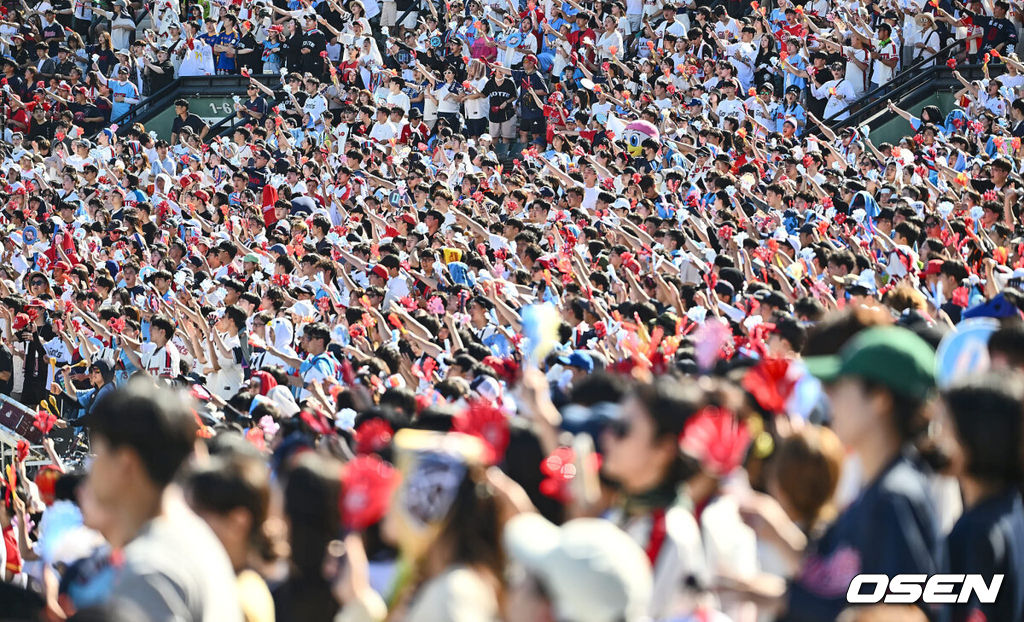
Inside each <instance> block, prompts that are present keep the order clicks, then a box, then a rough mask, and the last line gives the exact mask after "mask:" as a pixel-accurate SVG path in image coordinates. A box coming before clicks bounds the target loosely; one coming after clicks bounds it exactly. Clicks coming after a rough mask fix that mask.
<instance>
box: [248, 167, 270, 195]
mask: <svg viewBox="0 0 1024 622" xmlns="http://www.w3.org/2000/svg"><path fill="white" fill-rule="evenodd" d="M245 174H246V175H248V177H249V183H248V187H249V189H250V190H254V191H256V192H262V191H263V186H265V185H266V184H267V169H265V168H256V167H255V166H247V167H245Z"/></svg>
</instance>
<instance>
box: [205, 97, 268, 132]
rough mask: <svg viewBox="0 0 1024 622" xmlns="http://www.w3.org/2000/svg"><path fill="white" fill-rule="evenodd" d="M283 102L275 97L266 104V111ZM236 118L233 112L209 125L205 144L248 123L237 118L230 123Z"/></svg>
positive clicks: (236, 114)
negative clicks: (232, 121)
mask: <svg viewBox="0 0 1024 622" xmlns="http://www.w3.org/2000/svg"><path fill="white" fill-rule="evenodd" d="M283 102H284V100H283V99H281V98H278V97H275V98H274V99H273V100H272V101H268V102H267V110H268V111H269V110H270V109H271V108H273V107H274V106H278V105H280V104H281V103H283ZM236 116H238V113H237V112H233V113H231V114H229V115H228V116H226V117H224V118H223V119H221V120H220V121H217V122H216V123H214V124H213V125H211V126H210V131H208V132H207V133H206V142H210V141H212V140H213V139H214V138H216V137H217V136H224V135H227V134H229V133H231V132H234V131H235V130H236V129H238V128H240V127H244V126H245V125H246V124H247V123H249V120H248V119H246V118H244V117H239V118H238V120H237V121H235V122H234V123H231V120H232V119H234V118H235V117H236Z"/></svg>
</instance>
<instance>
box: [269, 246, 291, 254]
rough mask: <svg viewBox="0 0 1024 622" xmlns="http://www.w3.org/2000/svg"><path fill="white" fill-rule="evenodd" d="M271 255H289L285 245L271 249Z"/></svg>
mask: <svg viewBox="0 0 1024 622" xmlns="http://www.w3.org/2000/svg"><path fill="white" fill-rule="evenodd" d="M267 250H269V251H270V252H271V253H277V254H278V255H287V254H288V249H286V248H285V247H284V244H274V245H273V246H271V247H270V248H269V249H267Z"/></svg>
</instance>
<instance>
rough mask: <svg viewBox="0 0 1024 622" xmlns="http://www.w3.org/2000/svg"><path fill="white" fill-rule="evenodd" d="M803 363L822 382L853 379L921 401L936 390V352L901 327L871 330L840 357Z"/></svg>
mask: <svg viewBox="0 0 1024 622" xmlns="http://www.w3.org/2000/svg"><path fill="white" fill-rule="evenodd" d="M804 362H805V364H806V365H807V370H808V371H809V372H810V373H811V374H812V375H814V376H816V377H817V378H819V379H820V380H821V381H822V382H832V381H834V380H838V379H839V378H843V377H846V376H854V377H857V378H863V379H865V380H870V381H873V382H877V383H879V384H881V385H884V386H886V387H888V388H889V389H890V390H891V391H892V392H893V393H897V394H900V395H905V396H906V397H910V398H913V399H918V400H923V399H925V398H926V397H928V393H929V392H930V391H931V390H932V388H934V387H935V351H934V350H932V347H931V346H930V345H928V342H926V341H925V340H924V339H921V338H920V337H918V336H917V335H916V334H914V333H913V332H911V331H909V330H907V329H906V328H901V327H899V326H880V327H876V328H869V329H867V330H864V331H862V332H860V333H859V334H857V335H856V336H855V337H854V338H853V339H851V340H850V341H849V342H848V343H847V344H846V345H845V346H843V349H842V350H840V351H839V354H836V355H832V356H812V357H808V358H807V359H805V361H804Z"/></svg>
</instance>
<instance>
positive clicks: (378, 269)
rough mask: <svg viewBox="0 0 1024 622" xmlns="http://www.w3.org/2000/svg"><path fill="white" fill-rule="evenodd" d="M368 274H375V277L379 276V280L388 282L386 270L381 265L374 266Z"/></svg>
mask: <svg viewBox="0 0 1024 622" xmlns="http://www.w3.org/2000/svg"><path fill="white" fill-rule="evenodd" d="M370 272H372V273H373V274H376V275H377V276H379V277H380V278H382V279H384V280H385V281H386V280H388V276H389V275H388V269H387V268H385V267H384V266H382V265H379V264H378V265H376V266H374V267H373V270H370Z"/></svg>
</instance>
